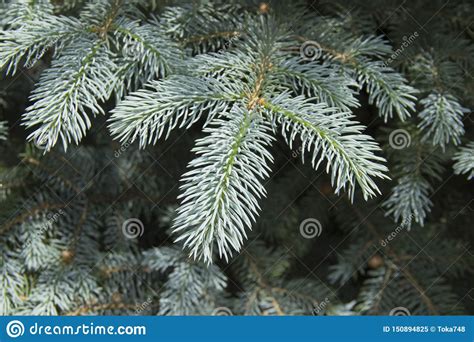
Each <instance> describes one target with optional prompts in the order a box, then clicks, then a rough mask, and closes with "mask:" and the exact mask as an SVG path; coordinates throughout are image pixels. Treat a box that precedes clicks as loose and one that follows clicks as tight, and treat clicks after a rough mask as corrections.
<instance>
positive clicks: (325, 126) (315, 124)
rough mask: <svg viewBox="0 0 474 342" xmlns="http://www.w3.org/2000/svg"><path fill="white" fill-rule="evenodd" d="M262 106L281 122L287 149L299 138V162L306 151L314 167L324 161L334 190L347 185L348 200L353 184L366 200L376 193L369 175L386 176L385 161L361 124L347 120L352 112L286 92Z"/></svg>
mask: <svg viewBox="0 0 474 342" xmlns="http://www.w3.org/2000/svg"><path fill="white" fill-rule="evenodd" d="M264 108H266V109H267V110H268V112H269V114H270V116H271V117H272V120H273V122H274V123H277V124H281V131H282V134H283V136H284V138H285V140H286V141H287V143H288V144H289V146H290V148H292V145H293V141H294V140H295V138H296V136H299V137H300V139H301V141H302V147H301V150H302V154H301V158H302V159H303V161H304V158H305V156H304V155H305V153H306V152H309V153H311V154H312V156H311V164H312V165H313V167H314V168H316V169H317V168H318V167H319V165H320V164H321V162H322V161H323V160H326V162H327V167H326V172H327V173H328V174H330V175H331V182H332V184H333V185H335V192H336V193H338V192H339V191H340V190H341V189H346V188H347V190H348V193H349V196H350V198H351V199H352V198H353V196H354V190H355V185H356V183H357V184H358V185H359V186H360V187H361V189H362V192H363V194H364V198H366V199H367V198H369V197H372V196H374V195H376V193H380V192H379V190H378V188H377V186H376V184H375V182H374V181H373V179H372V178H374V177H377V178H387V177H386V176H385V173H386V172H387V168H386V166H384V165H383V163H384V162H385V160H384V159H383V158H382V157H379V156H376V155H375V152H378V151H380V148H379V147H378V145H377V143H376V142H375V141H374V140H373V139H372V138H371V137H370V136H368V135H364V134H362V130H363V129H364V127H363V126H361V125H358V124H357V123H356V122H352V121H351V120H350V119H351V117H352V115H350V114H349V113H347V112H337V110H335V109H334V108H329V107H326V106H325V105H324V104H321V103H320V104H313V103H311V99H309V100H308V99H304V98H303V97H296V98H291V97H289V96H287V95H286V94H283V95H282V96H279V97H276V98H274V99H270V100H269V101H268V102H265V104H264Z"/></svg>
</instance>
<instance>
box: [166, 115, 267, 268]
mask: <svg viewBox="0 0 474 342" xmlns="http://www.w3.org/2000/svg"><path fill="white" fill-rule="evenodd" d="M212 126H213V127H208V128H206V129H205V130H204V132H206V133H208V134H209V135H208V136H207V137H205V138H203V139H200V140H198V141H197V143H196V147H195V148H194V149H193V151H194V152H196V153H197V154H198V155H199V156H198V157H197V158H196V159H194V160H193V161H192V162H191V163H190V164H189V168H191V170H190V171H188V172H187V173H185V174H184V176H183V182H184V185H182V186H181V189H182V191H183V192H182V194H181V195H180V198H181V199H182V202H181V206H180V207H179V208H178V211H177V212H178V216H177V217H176V219H175V221H174V224H173V231H174V233H179V234H180V235H179V237H178V239H177V241H184V246H185V247H187V248H190V250H191V255H192V256H193V257H195V258H202V259H203V260H204V261H205V262H207V263H210V262H211V261H212V258H213V250H214V243H216V244H217V247H218V253H219V256H221V257H224V258H225V259H226V260H228V258H229V256H230V255H232V251H231V249H234V250H236V251H239V250H240V248H241V246H242V243H243V240H244V238H246V236H247V234H246V231H245V229H246V228H251V227H252V222H255V218H256V215H257V214H258V211H259V210H260V207H259V204H258V199H260V198H261V197H263V196H265V189H264V188H263V185H262V184H261V180H263V179H265V178H267V177H268V176H269V174H268V172H269V167H268V165H267V162H268V161H271V160H272V157H271V155H270V154H269V152H268V151H267V150H266V148H267V147H268V146H269V145H270V143H271V140H272V137H271V136H270V135H269V131H270V127H269V125H268V124H267V123H265V121H263V119H262V118H260V117H259V116H258V113H256V112H254V111H248V110H245V109H241V108H239V107H237V106H235V107H234V108H233V109H232V110H231V111H230V112H229V119H228V120H222V119H216V120H215V121H214V122H213V123H212Z"/></svg>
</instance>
